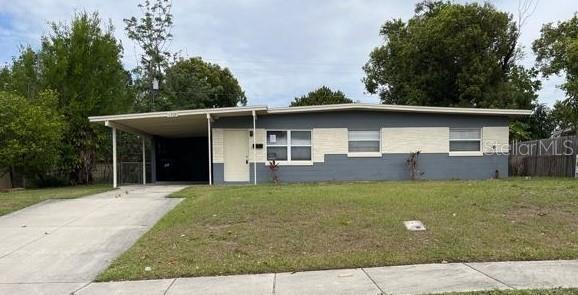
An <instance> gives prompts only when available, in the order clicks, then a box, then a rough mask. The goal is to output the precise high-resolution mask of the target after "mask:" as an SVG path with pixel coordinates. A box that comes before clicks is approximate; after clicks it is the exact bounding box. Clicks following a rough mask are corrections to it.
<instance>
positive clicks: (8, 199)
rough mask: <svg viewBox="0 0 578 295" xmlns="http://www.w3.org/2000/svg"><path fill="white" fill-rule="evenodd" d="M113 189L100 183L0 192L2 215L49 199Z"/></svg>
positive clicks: (66, 197)
mask: <svg viewBox="0 0 578 295" xmlns="http://www.w3.org/2000/svg"><path fill="white" fill-rule="evenodd" d="M111 189H112V186H110V185H104V184H98V185H78V186H67V187H60V188H43V189H26V190H19V191H12V192H0V216H2V215H4V214H8V213H10V212H13V211H16V210H20V209H22V208H24V207H28V206H30V205H34V204H36V203H39V202H42V201H44V200H48V199H72V198H78V197H82V196H86V195H91V194H96V193H100V192H104V191H108V190H111Z"/></svg>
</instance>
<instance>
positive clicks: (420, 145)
mask: <svg viewBox="0 0 578 295" xmlns="http://www.w3.org/2000/svg"><path fill="white" fill-rule="evenodd" d="M252 123H253V122H252V118H251V117H223V118H219V119H218V120H216V121H215V122H214V123H213V126H214V128H215V129H213V130H214V131H213V145H214V147H213V157H214V159H215V161H214V164H213V178H214V181H215V183H224V164H223V161H222V155H220V154H219V153H222V148H220V147H219V146H218V143H219V141H220V142H222V138H218V137H219V136H222V130H223V129H230V128H235V129H251V128H252ZM256 124H257V132H256V141H257V143H262V144H264V148H263V149H258V150H257V151H256V154H257V157H256V160H257V161H256V162H257V182H260V183H263V182H270V181H271V176H270V171H269V168H268V167H267V166H266V163H265V162H266V130H268V129H283V130H285V129H290V130H291V129H309V130H311V131H312V165H303V166H296V165H286V166H280V168H279V177H280V179H281V181H283V182H310V181H340V180H343V181H349V180H403V179H408V178H409V172H408V168H407V166H406V160H407V158H408V156H409V153H410V152H412V151H416V150H420V151H421V152H422V154H421V155H420V160H419V163H418V165H419V170H420V171H422V172H423V175H422V176H421V178H424V179H484V178H491V177H494V176H495V174H496V171H497V173H498V174H499V175H500V176H507V175H508V156H507V155H498V154H494V152H495V151H496V150H495V149H494V146H496V145H499V146H502V145H506V146H507V143H508V127H507V126H508V119H507V118H506V117H498V116H467V115H442V114H417V113H387V112H386V113H384V112H370V111H346V112H327V113H297V114H283V115H264V116H260V117H258V119H257V123H256ZM449 128H481V129H482V136H483V140H484V144H483V151H484V152H485V153H486V154H485V155H483V156H474V157H455V156H450V155H449ZM348 129H349V130H376V129H377V130H380V131H381V136H382V141H381V152H382V155H381V157H371V158H353V157H348V156H347V149H348V148H347V147H348V140H347V131H348ZM486 142H489V143H490V144H486ZM251 143H252V142H251ZM252 153H253V152H252V150H251V151H250V152H249V159H250V162H251V163H252V165H253V164H254V163H255V161H254V160H253V155H252ZM219 160H220V161H219ZM250 181H251V182H252V181H253V168H252V167H251V180H250Z"/></svg>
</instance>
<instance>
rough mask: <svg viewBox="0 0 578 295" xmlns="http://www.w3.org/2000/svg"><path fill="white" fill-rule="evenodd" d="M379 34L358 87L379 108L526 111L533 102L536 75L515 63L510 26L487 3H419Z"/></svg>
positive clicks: (513, 26) (517, 53)
mask: <svg viewBox="0 0 578 295" xmlns="http://www.w3.org/2000/svg"><path fill="white" fill-rule="evenodd" d="M380 34H381V36H383V38H384V40H385V42H384V44H383V45H381V46H379V47H377V48H375V49H374V50H373V51H372V52H371V54H370V59H369V61H368V62H367V64H366V65H365V66H364V67H363V69H364V71H365V73H366V77H365V78H364V79H363V82H364V83H365V87H366V89H367V90H368V91H369V92H370V93H378V94H379V95H380V97H381V100H382V102H384V103H392V104H410V105H431V106H464V107H487V108H504V107H508V108H530V107H531V106H532V102H533V101H535V100H536V98H537V96H536V94H535V91H536V90H537V89H538V88H539V87H540V83H539V82H538V81H537V80H536V77H535V71H533V70H526V69H524V68H522V67H521V66H520V65H518V64H516V60H517V59H518V58H519V56H520V49H519V47H518V45H517V40H518V36H519V31H518V29H517V26H516V23H515V22H514V21H513V20H512V16H511V15H508V14H507V13H505V12H500V11H498V10H496V9H495V8H494V7H493V6H492V5H491V4H488V3H486V4H483V5H480V4H478V3H470V4H455V3H450V2H441V1H435V2H432V1H424V2H421V3H419V4H417V6H416V10H415V15H414V16H413V17H412V18H411V19H409V21H407V22H404V21H402V20H401V19H394V20H390V21H387V22H385V24H384V25H383V26H382V28H381V31H380Z"/></svg>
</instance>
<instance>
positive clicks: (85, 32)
mask: <svg viewBox="0 0 578 295" xmlns="http://www.w3.org/2000/svg"><path fill="white" fill-rule="evenodd" d="M51 26H52V32H51V33H50V34H49V35H46V36H44V37H43V38H42V48H41V50H40V52H39V59H40V63H41V65H42V66H41V71H42V80H43V85H44V87H45V88H47V89H53V90H55V91H56V92H57V93H58V96H59V101H58V107H59V110H60V112H62V114H63V115H64V117H65V119H66V122H67V123H68V124H67V127H66V130H65V135H64V137H63V140H62V142H61V143H60V144H59V146H60V147H61V159H60V165H61V169H62V171H63V172H64V173H67V174H68V175H69V177H70V179H71V182H73V183H87V182H91V181H92V174H91V170H92V167H93V164H94V159H95V156H96V153H97V151H98V148H99V147H100V146H101V145H102V141H103V140H104V138H105V137H104V135H103V133H102V129H100V128H98V126H94V125H92V124H90V123H89V122H88V116H95V115H105V114H114V113H119V112H125V111H126V110H127V109H128V106H129V105H130V103H131V97H130V95H129V82H130V75H129V73H128V72H126V71H125V70H124V69H123V66H122V63H121V58H122V47H121V45H120V43H119V42H118V41H117V40H116V39H115V37H114V35H113V28H112V25H110V24H109V25H108V26H105V27H104V28H103V27H101V20H100V18H99V16H98V14H96V13H94V14H88V13H86V12H83V13H80V14H77V15H75V16H74V18H73V20H72V22H71V23H70V24H55V23H53V24H52V25H51Z"/></svg>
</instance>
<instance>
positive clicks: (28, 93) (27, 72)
mask: <svg viewBox="0 0 578 295" xmlns="http://www.w3.org/2000/svg"><path fill="white" fill-rule="evenodd" d="M39 66H40V64H39V61H38V54H37V53H36V52H34V50H32V48H31V47H22V48H21V49H20V56H18V57H16V58H14V59H13V60H12V66H11V68H10V69H8V68H5V69H4V71H5V72H4V75H6V76H5V78H0V80H3V79H5V80H4V81H5V84H4V87H2V88H0V89H3V90H7V91H14V92H16V93H19V94H20V95H22V96H25V97H26V98H28V99H33V98H36V97H37V96H38V94H39V92H40V91H41V90H42V81H41V79H40V73H39ZM0 87H1V86H0Z"/></svg>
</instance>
